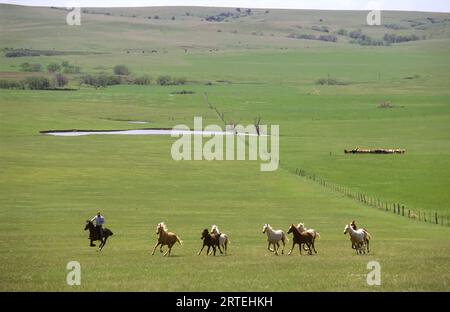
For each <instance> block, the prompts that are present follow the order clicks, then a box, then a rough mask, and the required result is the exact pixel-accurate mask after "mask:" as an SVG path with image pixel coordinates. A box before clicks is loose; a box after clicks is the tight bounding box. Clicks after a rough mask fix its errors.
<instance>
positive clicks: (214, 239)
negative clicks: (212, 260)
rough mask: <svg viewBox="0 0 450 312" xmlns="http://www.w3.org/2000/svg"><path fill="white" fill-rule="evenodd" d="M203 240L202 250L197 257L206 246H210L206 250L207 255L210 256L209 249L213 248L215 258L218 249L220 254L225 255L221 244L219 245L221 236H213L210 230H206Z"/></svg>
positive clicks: (203, 233)
mask: <svg viewBox="0 0 450 312" xmlns="http://www.w3.org/2000/svg"><path fill="white" fill-rule="evenodd" d="M201 239H202V240H203V246H202V248H201V249H200V250H199V251H198V253H197V255H199V256H200V254H201V253H202V251H203V248H205V246H208V249H207V250H206V255H207V256H208V255H209V249H210V248H211V247H212V249H213V253H214V256H215V255H216V247H218V248H219V251H220V253H223V252H222V250H221V249H220V243H219V235H218V234H211V233H209V232H208V229H204V230H203V232H202V237H201Z"/></svg>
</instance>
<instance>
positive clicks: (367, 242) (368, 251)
mask: <svg viewBox="0 0 450 312" xmlns="http://www.w3.org/2000/svg"><path fill="white" fill-rule="evenodd" d="M366 244H367V253H370V250H369V240H366Z"/></svg>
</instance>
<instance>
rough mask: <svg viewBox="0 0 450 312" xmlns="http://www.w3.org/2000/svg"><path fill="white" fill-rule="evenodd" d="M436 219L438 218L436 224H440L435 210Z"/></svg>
mask: <svg viewBox="0 0 450 312" xmlns="http://www.w3.org/2000/svg"><path fill="white" fill-rule="evenodd" d="M434 219H435V220H436V224H439V220H438V215H437V212H436V211H435V212H434Z"/></svg>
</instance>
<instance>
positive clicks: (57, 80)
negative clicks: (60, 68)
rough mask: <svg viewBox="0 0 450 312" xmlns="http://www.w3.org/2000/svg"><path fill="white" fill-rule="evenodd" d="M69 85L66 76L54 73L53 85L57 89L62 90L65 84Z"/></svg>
mask: <svg viewBox="0 0 450 312" xmlns="http://www.w3.org/2000/svg"><path fill="white" fill-rule="evenodd" d="M68 83H69V79H67V77H66V76H64V75H63V74H60V73H56V74H55V77H54V85H55V87H57V88H63V87H64V86H65V85H66V84H68Z"/></svg>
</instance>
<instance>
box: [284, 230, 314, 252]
mask: <svg viewBox="0 0 450 312" xmlns="http://www.w3.org/2000/svg"><path fill="white" fill-rule="evenodd" d="M290 233H292V234H293V235H294V239H293V242H292V248H291V251H289V253H288V255H290V254H291V253H292V250H294V246H295V244H298V248H299V250H300V254H302V244H306V246H308V249H305V250H308V253H309V254H310V255H312V251H311V248H314V241H313V240H314V237H313V235H312V234H311V233H308V232H306V231H303V232H300V231H299V229H298V228H297V227H296V226H295V225H294V224H291V226H290V227H289V230H288V234H290ZM314 251H315V249H314Z"/></svg>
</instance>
